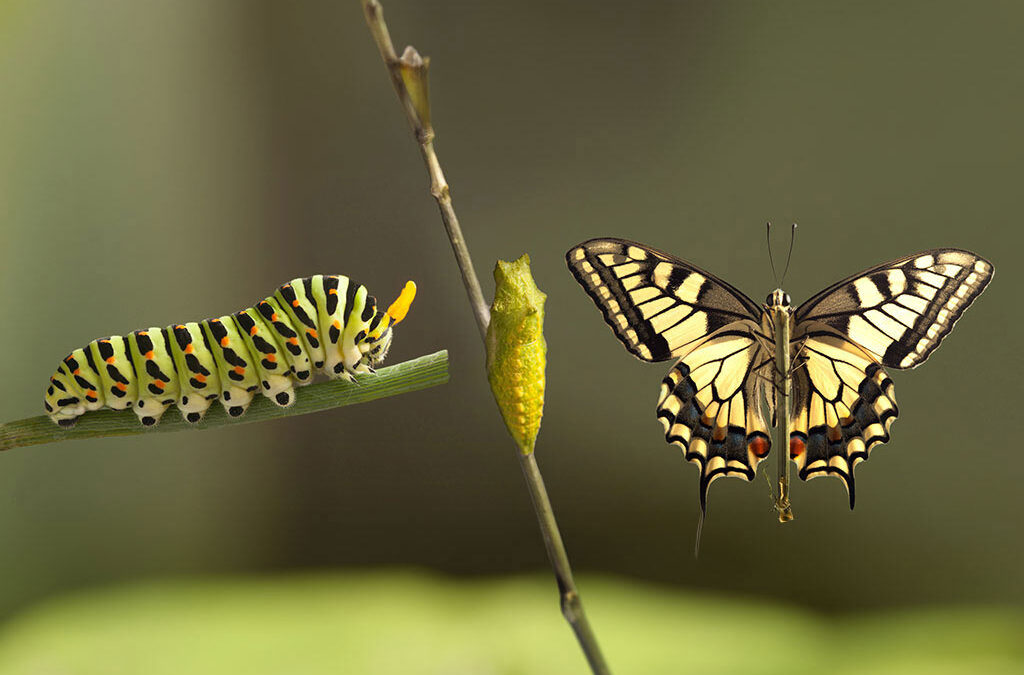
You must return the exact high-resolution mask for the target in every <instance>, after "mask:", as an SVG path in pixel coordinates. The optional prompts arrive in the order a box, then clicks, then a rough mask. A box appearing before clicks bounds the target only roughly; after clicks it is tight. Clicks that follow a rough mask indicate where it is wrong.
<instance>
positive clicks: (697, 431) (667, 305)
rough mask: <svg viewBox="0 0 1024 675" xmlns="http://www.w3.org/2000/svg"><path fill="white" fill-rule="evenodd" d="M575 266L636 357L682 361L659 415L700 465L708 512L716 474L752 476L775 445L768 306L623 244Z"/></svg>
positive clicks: (580, 257) (601, 247) (577, 256)
mask: <svg viewBox="0 0 1024 675" xmlns="http://www.w3.org/2000/svg"><path fill="white" fill-rule="evenodd" d="M566 261H567V263H568V265H569V270H570V271H571V272H572V273H573V276H575V277H576V280H577V281H578V282H579V283H580V285H581V286H583V288H584V289H585V290H586V291H587V293H588V294H589V295H590V297H591V299H593V301H594V304H596V305H597V306H598V308H599V309H600V310H601V312H602V314H603V315H604V319H605V321H606V322H607V323H608V325H610V326H611V327H612V330H613V331H614V332H615V336H616V337H617V338H618V339H619V340H620V341H621V342H622V344H624V345H625V346H626V349H628V350H629V351H630V352H631V353H632V354H633V355H634V356H636V357H637V358H640V359H643V360H644V361H665V360H667V359H672V358H677V359H679V361H678V363H676V365H675V366H674V367H673V368H672V370H671V371H669V374H668V375H667V376H666V377H665V379H664V381H663V383H662V388H661V396H660V398H659V401H658V419H659V420H661V423H662V425H663V426H664V427H665V438H666V440H667V441H668V442H669V443H674V444H676V445H679V446H681V447H682V448H683V450H684V453H685V457H686V459H687V460H689V461H691V462H694V463H695V464H697V465H698V466H699V467H700V472H701V476H700V503H701V508H702V509H703V508H705V505H706V502H707V490H708V486H709V485H710V484H711V482H712V481H714V480H715V479H716V478H719V477H720V476H735V477H738V478H744V479H746V480H751V479H752V478H753V476H754V471H755V469H756V467H757V463H758V462H759V461H760V460H761V459H763V458H764V457H765V456H766V455H767V454H768V451H769V449H770V447H771V442H770V440H769V434H768V425H767V423H766V421H765V418H764V415H763V411H762V407H763V406H762V403H761V402H762V401H764V400H765V397H766V390H765V387H767V386H768V384H767V382H768V380H767V379H765V378H764V377H758V376H757V374H756V373H755V371H756V370H757V369H758V368H759V367H762V366H764V365H766V364H767V363H768V362H769V361H770V356H769V354H770V351H769V350H767V349H766V348H765V345H770V344H772V340H771V338H769V337H767V336H766V335H765V334H764V332H763V329H762V325H761V324H762V310H761V308H760V307H758V306H757V304H756V303H754V302H753V301H752V300H750V298H748V297H747V296H746V295H744V294H743V293H741V292H740V291H738V290H736V289H735V288H733V287H732V286H730V285H729V284H727V283H726V282H724V281H722V280H721V279H718V278H717V277H715V276H713V275H711V274H709V273H707V272H705V271H703V270H701V269H698V268H697V267H695V266H693V265H691V264H690V263H687V262H684V261H682V260H680V259H678V258H676V257H674V256H671V255H669V254H667V253H663V252H661V251H658V250H656V249H653V248H650V247H649V246H644V245H643V244H638V243H635V242H631V241H626V240H623V239H591V240H590V241H586V242H584V243H582V244H580V245H579V246H576V247H574V248H572V249H571V250H570V251H569V252H568V253H567V254H566ZM766 359H767V360H766ZM762 372H767V373H769V374H770V372H771V371H770V370H767V371H762Z"/></svg>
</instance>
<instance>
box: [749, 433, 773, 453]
mask: <svg viewBox="0 0 1024 675" xmlns="http://www.w3.org/2000/svg"><path fill="white" fill-rule="evenodd" d="M769 448H770V446H769V445H768V439H767V438H764V437H763V436H755V437H754V438H753V439H752V440H751V441H750V443H748V444H747V449H748V450H750V452H752V453H754V456H755V457H764V456H765V455H767V454H768V450H769Z"/></svg>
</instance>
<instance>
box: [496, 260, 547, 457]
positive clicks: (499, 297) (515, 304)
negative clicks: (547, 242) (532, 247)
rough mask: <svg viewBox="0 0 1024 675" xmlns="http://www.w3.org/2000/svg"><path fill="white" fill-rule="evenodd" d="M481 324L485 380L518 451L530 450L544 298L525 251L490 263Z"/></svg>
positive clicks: (542, 356)
mask: <svg viewBox="0 0 1024 675" xmlns="http://www.w3.org/2000/svg"><path fill="white" fill-rule="evenodd" d="M494 282H495V289H494V302H493V304H492V305H491V323H490V325H488V326H487V379H488V380H489V381H490V383H491V391H492V392H494V400H495V401H497V403H498V408H499V409H500V410H501V415H502V417H503V418H504V419H505V426H506V427H508V431H509V433H510V434H512V438H514V439H515V441H516V444H517V445H518V446H519V449H520V451H522V453H523V454H524V455H528V454H530V453H532V452H533V448H534V445H535V443H536V442H537V433H538V432H539V431H540V420H541V417H542V416H543V415H544V368H545V366H546V365H547V343H546V342H544V301H545V300H547V295H545V294H544V293H542V292H541V291H540V289H539V288H537V284H536V283H534V281H533V276H532V275H531V274H530V256H529V255H527V254H525V253H524V254H523V256H522V257H521V258H519V260H516V261H515V262H505V261H503V260H499V261H498V264H497V265H495V267H494Z"/></svg>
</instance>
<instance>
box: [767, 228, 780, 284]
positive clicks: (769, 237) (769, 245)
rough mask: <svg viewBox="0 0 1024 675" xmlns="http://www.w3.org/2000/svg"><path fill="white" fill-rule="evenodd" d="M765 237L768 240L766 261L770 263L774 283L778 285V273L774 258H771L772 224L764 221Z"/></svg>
mask: <svg viewBox="0 0 1024 675" xmlns="http://www.w3.org/2000/svg"><path fill="white" fill-rule="evenodd" d="M764 225H765V239H767V240H768V262H770V263H771V264H772V276H774V277H775V284H776V285H779V273H778V272H776V271H775V260H774V259H773V258H772V224H771V223H765V224H764Z"/></svg>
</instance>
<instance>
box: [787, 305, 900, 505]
mask: <svg viewBox="0 0 1024 675" xmlns="http://www.w3.org/2000/svg"><path fill="white" fill-rule="evenodd" d="M794 339H795V340H796V341H797V344H799V345H800V347H799V348H798V349H799V350H800V353H799V356H797V358H796V359H795V360H794V371H793V388H792V392H791V399H790V419H791V422H790V428H789V438H790V441H789V456H790V459H792V460H793V461H794V462H796V465H797V468H798V469H799V472H800V473H799V475H800V478H802V479H803V480H810V479H811V478H816V477H818V476H836V477H837V478H839V479H841V480H842V481H843V484H844V485H845V486H846V490H847V492H848V493H849V495H850V508H851V509H852V508H853V505H854V501H855V499H856V491H855V487H854V467H856V466H857V464H859V463H860V462H862V461H864V460H866V459H867V458H868V453H870V452H871V449H872V448H873V447H874V446H876V445H878V444H880V443H885V442H886V441H888V440H889V428H890V427H891V426H892V423H893V421H894V420H895V419H896V416H897V415H898V414H899V408H898V407H897V406H896V396H895V393H894V391H893V384H892V380H891V379H889V375H888V374H887V373H886V372H885V370H884V369H883V368H882V366H881V365H879V364H878V363H877V361H876V358H875V355H874V354H872V353H870V352H868V351H866V350H864V349H862V348H861V347H859V346H857V345H856V344H854V343H852V342H850V341H849V340H848V339H847V338H846V337H845V336H843V335H841V334H839V333H838V332H836V331H835V330H833V329H831V328H829V327H827V326H826V325H824V324H820V323H805V324H803V325H802V326H800V327H798V330H797V334H796V335H794Z"/></svg>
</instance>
